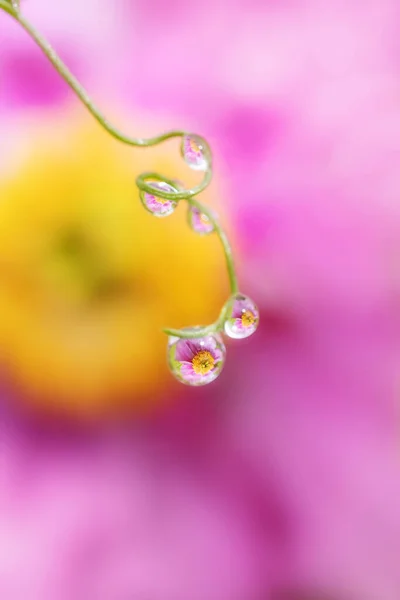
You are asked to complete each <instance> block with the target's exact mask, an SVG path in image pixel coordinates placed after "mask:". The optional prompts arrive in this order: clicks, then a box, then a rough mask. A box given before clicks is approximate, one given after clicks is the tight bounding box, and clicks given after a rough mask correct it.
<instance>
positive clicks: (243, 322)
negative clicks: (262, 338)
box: [224, 294, 260, 340]
mask: <svg viewBox="0 0 400 600" xmlns="http://www.w3.org/2000/svg"><path fill="white" fill-rule="evenodd" d="M259 320H260V313H259V311H258V308H257V306H256V304H255V303H254V302H253V300H251V299H250V298H248V297H247V296H243V295H242V294H235V295H234V296H232V298H231V299H230V300H229V301H228V304H227V311H226V317H225V323H224V329H225V333H226V335H227V336H229V337H230V338H234V339H237V340H240V339H244V338H247V337H249V336H250V335H252V334H253V333H254V332H255V331H256V329H257V327H258V323H259Z"/></svg>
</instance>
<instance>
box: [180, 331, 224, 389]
mask: <svg viewBox="0 0 400 600" xmlns="http://www.w3.org/2000/svg"><path fill="white" fill-rule="evenodd" d="M225 356H226V349H225V346H224V343H223V341H222V338H221V336H220V335H219V334H218V333H212V334H210V335H207V336H206V337H202V338H194V339H190V340H186V339H182V338H178V337H169V339H168V365H169V368H170V370H171V372H172V374H173V375H174V376H175V377H176V379H177V380H178V381H180V382H181V383H184V384H186V385H193V386H200V385H206V384H207V383H211V382H212V381H214V380H215V379H216V378H217V377H218V375H219V374H220V373H221V371H222V368H223V366H224V363H225Z"/></svg>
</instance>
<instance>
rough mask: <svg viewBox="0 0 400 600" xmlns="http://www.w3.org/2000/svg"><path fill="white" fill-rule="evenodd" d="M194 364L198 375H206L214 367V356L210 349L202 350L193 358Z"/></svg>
mask: <svg viewBox="0 0 400 600" xmlns="http://www.w3.org/2000/svg"><path fill="white" fill-rule="evenodd" d="M192 365H193V370H194V372H195V373H196V374H197V375H206V374H207V373H209V372H210V371H211V369H213V368H214V365H215V361H214V357H213V355H212V354H211V352H209V351H208V350H201V351H200V352H198V353H197V354H196V355H195V356H194V357H193V358H192Z"/></svg>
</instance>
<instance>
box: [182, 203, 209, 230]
mask: <svg viewBox="0 0 400 600" xmlns="http://www.w3.org/2000/svg"><path fill="white" fill-rule="evenodd" d="M188 221H189V225H190V227H191V228H192V229H193V231H195V232H196V233H198V234H200V235H207V234H209V233H212V232H213V231H214V225H213V224H212V222H211V221H210V219H209V218H208V217H207V215H206V214H204V213H203V212H201V211H200V210H199V209H198V208H197V207H196V206H189V210H188Z"/></svg>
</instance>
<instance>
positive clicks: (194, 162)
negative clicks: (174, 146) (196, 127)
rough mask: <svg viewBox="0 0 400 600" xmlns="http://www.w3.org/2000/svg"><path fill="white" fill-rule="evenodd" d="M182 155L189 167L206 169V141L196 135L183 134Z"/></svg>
mask: <svg viewBox="0 0 400 600" xmlns="http://www.w3.org/2000/svg"><path fill="white" fill-rule="evenodd" d="M181 150H182V156H183V158H184V159H185V161H186V163H187V164H188V165H189V167H190V168H191V169H194V170H195V171H207V168H208V164H209V158H210V156H209V149H208V146H207V145H206V142H205V141H204V140H203V139H202V138H201V137H199V136H197V135H185V136H184V137H183V140H182V147H181Z"/></svg>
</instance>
